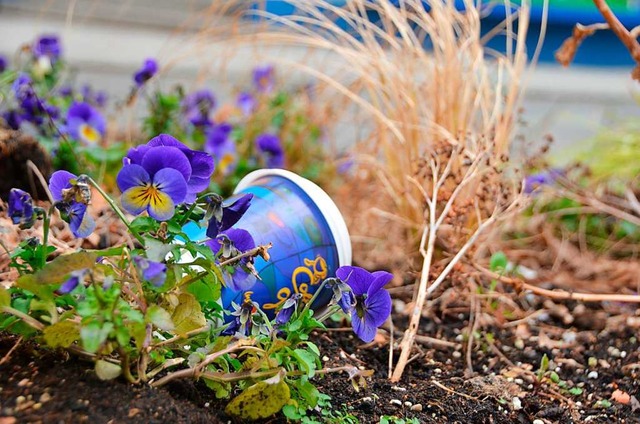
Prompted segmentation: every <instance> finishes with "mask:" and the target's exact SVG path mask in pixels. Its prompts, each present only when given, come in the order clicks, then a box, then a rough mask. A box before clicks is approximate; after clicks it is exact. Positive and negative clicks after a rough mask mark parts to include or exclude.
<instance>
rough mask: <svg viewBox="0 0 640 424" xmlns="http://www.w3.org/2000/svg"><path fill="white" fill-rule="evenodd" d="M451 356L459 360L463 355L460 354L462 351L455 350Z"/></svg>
mask: <svg viewBox="0 0 640 424" xmlns="http://www.w3.org/2000/svg"><path fill="white" fill-rule="evenodd" d="M451 356H453V357H454V358H456V359H458V358H460V357H461V356H462V353H460V351H458V350H454V351H453V353H452V354H451Z"/></svg>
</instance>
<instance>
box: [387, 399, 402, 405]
mask: <svg viewBox="0 0 640 424" xmlns="http://www.w3.org/2000/svg"><path fill="white" fill-rule="evenodd" d="M389 403H390V404H391V405H393V406H402V401H400V400H398V399H391V400H390V401H389Z"/></svg>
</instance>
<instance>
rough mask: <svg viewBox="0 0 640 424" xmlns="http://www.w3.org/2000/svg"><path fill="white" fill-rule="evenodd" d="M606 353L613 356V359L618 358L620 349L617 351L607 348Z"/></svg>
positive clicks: (610, 347) (611, 347)
mask: <svg viewBox="0 0 640 424" xmlns="http://www.w3.org/2000/svg"><path fill="white" fill-rule="evenodd" d="M607 351H608V352H609V355H611V356H613V357H614V358H619V357H620V349H618V348H617V347H613V346H609V348H608V349H607Z"/></svg>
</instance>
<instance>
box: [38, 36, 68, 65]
mask: <svg viewBox="0 0 640 424" xmlns="http://www.w3.org/2000/svg"><path fill="white" fill-rule="evenodd" d="M31 51H32V53H33V56H34V57H35V58H36V59H40V58H41V57H46V58H48V59H49V61H50V62H51V63H55V62H56V61H57V60H58V59H59V58H60V55H61V54H62V46H61V45H60V39H59V38H58V37H57V36H55V35H43V36H40V37H39V38H38V39H37V40H36V42H35V43H34V44H33V46H32V48H31Z"/></svg>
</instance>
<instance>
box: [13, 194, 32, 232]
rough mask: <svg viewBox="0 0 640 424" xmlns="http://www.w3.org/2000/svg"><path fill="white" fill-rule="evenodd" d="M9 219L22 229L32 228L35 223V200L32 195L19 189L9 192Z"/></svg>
mask: <svg viewBox="0 0 640 424" xmlns="http://www.w3.org/2000/svg"><path fill="white" fill-rule="evenodd" d="M9 217H10V218H11V221H12V222H13V223H14V224H15V225H18V224H19V225H20V228H30V227H31V226H32V225H33V222H34V221H35V219H34V216H33V199H32V198H31V195H30V194H29V193H27V192H26V191H24V190H20V189H19V188H12V189H11V191H10V192H9Z"/></svg>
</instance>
